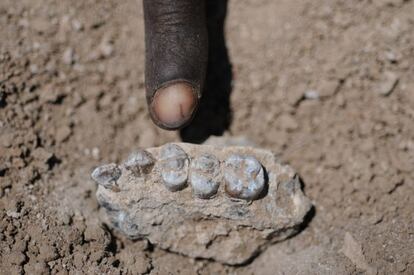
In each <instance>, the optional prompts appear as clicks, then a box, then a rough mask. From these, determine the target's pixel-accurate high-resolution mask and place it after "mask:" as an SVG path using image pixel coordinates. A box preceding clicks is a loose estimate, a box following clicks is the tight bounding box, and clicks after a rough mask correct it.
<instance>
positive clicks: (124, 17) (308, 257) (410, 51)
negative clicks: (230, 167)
mask: <svg viewBox="0 0 414 275" xmlns="http://www.w3.org/2000/svg"><path fill="white" fill-rule="evenodd" d="M413 14H414V1H410V0H405V1H404V0H371V1H366V0H364V1H360V0H349V1H339V0H294V1H293V0H279V1H274V0H240V1H236V0H232V1H229V3H228V11H227V20H226V28H225V33H226V38H227V39H226V42H227V48H228V54H229V57H230V64H231V67H228V66H227V67H226V66H224V67H214V68H210V72H215V74H216V75H218V77H217V76H216V77H212V76H210V78H209V84H208V89H209V91H207V92H208V94H209V95H214V96H206V97H205V98H206V101H205V102H206V103H204V109H205V110H204V111H202V114H200V116H199V117H198V118H197V119H196V121H195V123H194V125H193V126H191V127H190V128H188V129H186V130H184V131H182V132H181V133H177V132H166V131H163V130H160V129H157V128H156V127H155V126H154V125H152V123H151V121H150V119H149V116H148V114H147V110H146V103H145V97H144V33H143V17H142V7H141V2H140V1H138V0H125V1H115V0H103V1H97V0H85V1H68V0H66V1H58V0H20V1H15V0H2V1H0V267H1V268H0V269H1V273H2V274H48V273H51V274H82V273H85V274H86V273H88V274H102V273H110V274H138V273H143V274H178V273H180V274H227V273H230V274H361V273H362V274H398V273H401V274H413V273H414V214H413V213H414V199H413V197H414V169H413V167H414V123H413V119H414V79H413V75H414V20H413ZM222 54H226V52H224V53H222ZM230 68H231V73H229V72H230V71H229V70H228V69H230ZM213 74H214V73H213ZM220 91H222V92H220ZM209 98H210V99H209ZM206 110H207V111H206ZM214 115H215V116H214ZM200 121H201V122H203V123H200ZM224 132H226V134H228V135H232V136H240V135H243V136H246V137H248V138H250V139H251V140H253V141H254V142H256V143H257V144H258V145H260V146H261V147H264V148H270V149H272V150H274V151H275V152H278V153H279V154H280V157H281V158H282V159H283V160H284V161H286V162H288V163H290V164H291V165H292V166H293V167H295V168H296V169H297V170H298V171H299V173H300V175H301V177H302V178H303V181H304V183H305V185H304V190H305V192H306V194H307V195H308V196H309V197H310V198H311V199H312V201H313V203H314V205H315V211H314V215H313V217H312V219H311V220H310V222H309V223H308V224H307V226H306V227H304V229H303V230H302V232H301V233H300V234H298V235H297V236H295V237H294V238H291V239H289V240H288V241H285V242H283V243H280V244H276V245H274V246H272V247H271V248H270V249H268V250H267V251H265V252H264V253H262V254H261V255H259V256H258V257H257V258H256V259H255V260H254V261H252V262H251V263H249V264H248V265H246V266H239V267H231V266H222V265H220V264H218V263H214V262H212V261H202V260H192V259H188V258H185V257H183V256H180V255H176V254H172V253H169V252H165V251H161V250H159V249H158V248H157V247H154V246H152V245H151V244H150V243H148V242H146V241H144V240H143V241H137V242H132V241H128V240H126V239H124V238H123V237H122V236H116V235H114V233H113V232H111V231H110V230H109V229H108V228H107V227H106V226H105V225H104V224H102V223H101V222H100V221H99V219H98V216H97V210H98V205H97V203H96V200H95V197H94V193H95V190H96V186H95V185H94V184H93V182H92V181H91V180H90V176H89V175H90V172H91V170H92V169H93V168H94V167H96V166H97V165H98V164H101V163H106V162H111V161H120V160H121V159H123V158H125V157H126V155H127V154H128V152H130V151H131V150H132V149H133V148H136V147H149V146H158V145H161V144H163V143H165V142H168V141H179V140H184V141H193V142H195V141H202V140H203V139H205V138H206V137H208V136H209V135H211V134H223V133H224Z"/></svg>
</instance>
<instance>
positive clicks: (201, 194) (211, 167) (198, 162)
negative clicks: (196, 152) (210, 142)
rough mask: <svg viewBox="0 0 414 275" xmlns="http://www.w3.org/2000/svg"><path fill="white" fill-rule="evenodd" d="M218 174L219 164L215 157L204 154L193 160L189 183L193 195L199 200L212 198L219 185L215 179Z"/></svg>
mask: <svg viewBox="0 0 414 275" xmlns="http://www.w3.org/2000/svg"><path fill="white" fill-rule="evenodd" d="M219 173H220V162H219V160H218V159H217V158H216V157H215V156H213V155H211V154H204V155H201V156H199V157H197V158H195V159H193V160H192V161H191V166H190V183H191V186H192V188H193V193H194V195H195V196H196V197H198V198H200V199H209V198H211V197H212V196H214V195H215V194H216V193H217V190H218V188H219V185H220V182H219V180H218V179H217V177H218V175H219Z"/></svg>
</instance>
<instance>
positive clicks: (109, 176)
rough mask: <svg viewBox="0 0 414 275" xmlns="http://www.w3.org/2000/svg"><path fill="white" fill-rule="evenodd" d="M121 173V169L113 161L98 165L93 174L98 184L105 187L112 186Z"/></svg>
mask: <svg viewBox="0 0 414 275" xmlns="http://www.w3.org/2000/svg"><path fill="white" fill-rule="evenodd" d="M121 175H122V172H121V169H119V167H118V166H117V165H116V164H115V163H111V164H106V165H102V166H99V167H97V168H96V169H95V170H93V172H92V175H91V176H92V179H93V180H94V181H95V182H96V183H97V184H99V185H102V186H103V187H105V188H112V187H114V186H115V185H116V181H117V180H118V179H119V178H120V177H121Z"/></svg>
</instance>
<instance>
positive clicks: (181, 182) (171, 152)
mask: <svg viewBox="0 0 414 275" xmlns="http://www.w3.org/2000/svg"><path fill="white" fill-rule="evenodd" d="M159 164H160V172H161V178H162V181H163V183H164V185H165V186H166V187H167V188H168V190H170V191H172V192H175V191H178V190H181V189H184V188H185V187H186V186H187V178H188V165H189V160H188V156H187V154H186V153H185V152H184V150H183V149H182V148H181V147H179V146H178V145H175V144H171V143H169V144H166V145H164V146H163V147H162V148H161V152H160V159H159Z"/></svg>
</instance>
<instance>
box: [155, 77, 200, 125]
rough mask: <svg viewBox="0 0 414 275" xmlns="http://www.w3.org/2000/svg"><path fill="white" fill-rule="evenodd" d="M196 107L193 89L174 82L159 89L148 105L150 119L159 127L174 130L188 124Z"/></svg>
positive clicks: (182, 83)
mask: <svg viewBox="0 0 414 275" xmlns="http://www.w3.org/2000/svg"><path fill="white" fill-rule="evenodd" d="M197 105H198V96H197V94H196V92H195V91H194V88H193V87H192V86H191V85H190V84H189V83H186V82H176V83H173V84H170V85H167V86H165V87H161V88H159V89H158V90H157V91H156V92H155V94H154V97H153V99H152V102H151V103H150V106H149V108H150V114H151V118H152V119H153V121H154V122H155V124H157V125H158V126H159V127H161V128H163V129H166V130H175V129H179V128H182V127H183V126H185V125H186V124H188V123H189V122H190V121H191V119H192V117H193V113H194V111H195V110H196V108H197Z"/></svg>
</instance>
